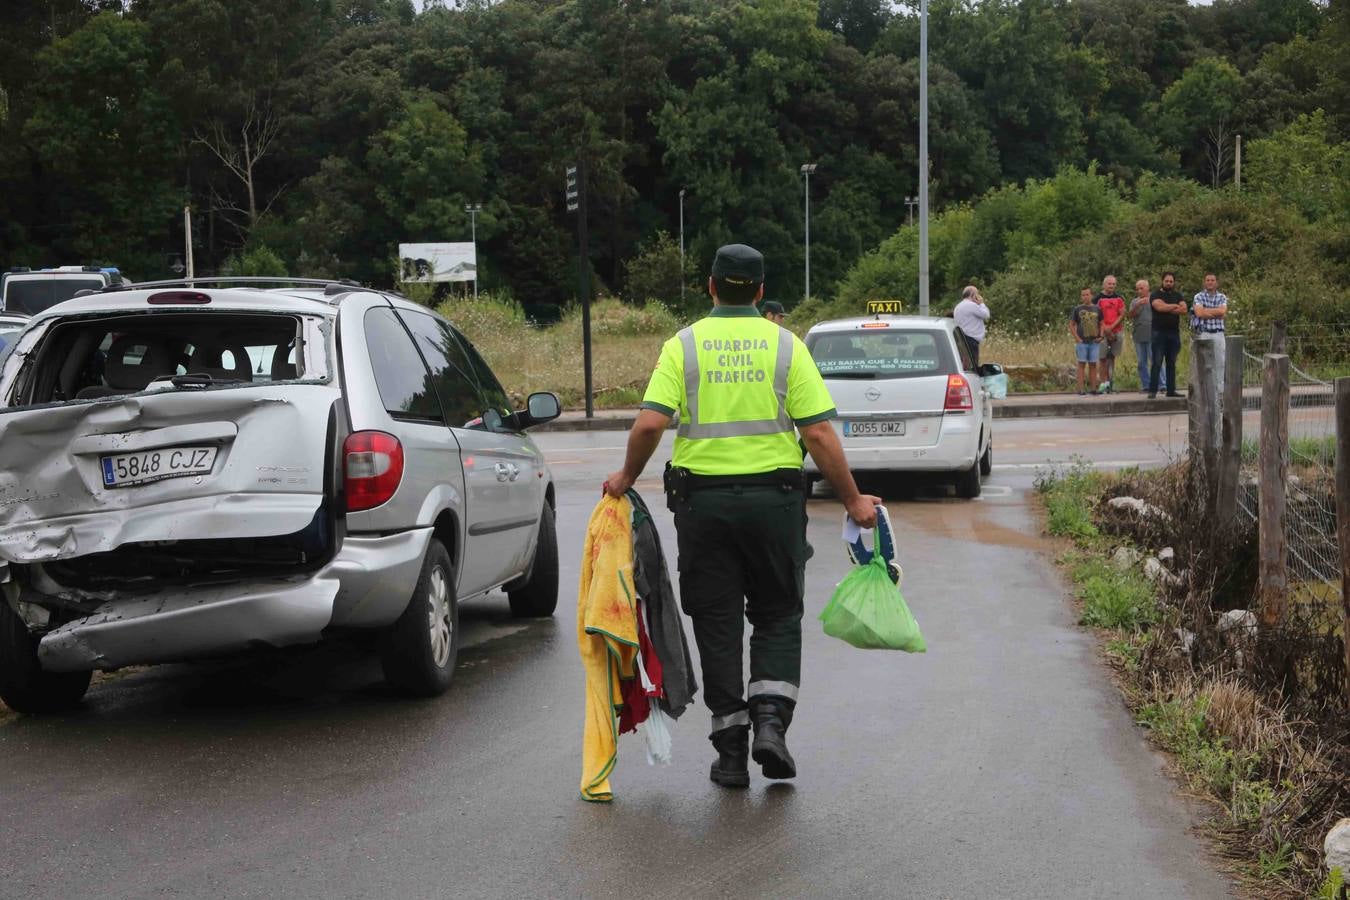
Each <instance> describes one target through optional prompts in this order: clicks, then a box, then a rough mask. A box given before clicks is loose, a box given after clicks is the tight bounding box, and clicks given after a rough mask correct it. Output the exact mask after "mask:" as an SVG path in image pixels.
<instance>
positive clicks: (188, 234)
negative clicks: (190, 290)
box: [183, 206, 197, 287]
mask: <svg viewBox="0 0 1350 900" xmlns="http://www.w3.org/2000/svg"><path fill="white" fill-rule="evenodd" d="M183 259H184V260H185V261H186V262H187V278H188V287H191V286H192V276H193V275H195V274H197V272H196V267H195V266H193V264H192V207H191V206H184V207H183Z"/></svg>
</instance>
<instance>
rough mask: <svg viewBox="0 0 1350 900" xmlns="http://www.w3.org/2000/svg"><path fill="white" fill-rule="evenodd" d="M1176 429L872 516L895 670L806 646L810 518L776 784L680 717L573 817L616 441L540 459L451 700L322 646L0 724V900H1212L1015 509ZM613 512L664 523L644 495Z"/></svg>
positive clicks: (596, 441) (1013, 438) (1047, 563)
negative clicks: (786, 730) (528, 549)
mask: <svg viewBox="0 0 1350 900" xmlns="http://www.w3.org/2000/svg"><path fill="white" fill-rule="evenodd" d="M1184 429H1185V425H1184V421H1179V417H1140V418H1130V419H1095V420H1072V421H1070V420H1038V421H1008V422H1001V423H999V427H998V429H997V431H996V442H997V443H996V445H995V453H996V456H995V463H996V468H995V472H994V475H993V477H992V478H991V479H990V480H989V481H988V482H987V483H986V489H985V496H984V497H983V498H981V499H980V500H978V501H974V502H966V501H960V500H956V499H954V498H950V497H945V496H942V494H941V493H939V492H934V491H919V492H918V493H917V494H911V493H910V492H908V491H904V490H897V489H896V486H893V485H882V486H881V487H883V488H884V489H885V490H886V491H887V493H888V495H890V496H888V507H889V509H890V511H891V514H892V517H893V519H894V521H895V523H896V525H897V526H898V528H899V531H900V535H901V538H900V540H901V544H902V547H903V550H902V561H903V563H904V565H905V570H906V577H905V582H904V593H905V596H906V598H907V599H908V600H909V602H910V604H911V606H912V608H913V609H914V611H915V614H916V616H917V617H918V619H919V622H920V623H921V625H922V626H923V629H924V632H925V635H926V637H927V639H928V644H929V648H930V649H929V652H928V653H927V654H926V655H922V656H909V655H906V654H897V653H884V652H877V651H858V650H854V649H853V648H851V647H848V646H846V645H844V644H842V643H840V642H837V641H834V640H833V639H830V638H827V637H825V636H824V635H823V634H822V633H821V632H820V630H819V624H818V623H817V622H816V621H815V619H814V614H815V613H816V612H818V611H819V609H820V608H821V607H822V606H823V605H824V603H825V602H826V600H827V599H828V597H829V595H830V592H831V590H832V588H833V585H834V584H835V583H836V581H837V580H838V579H839V577H841V576H842V575H843V574H844V572H845V571H846V564H845V562H844V559H843V555H842V548H839V545H838V543H837V541H838V535H839V527H840V516H841V508H840V507H839V506H838V505H837V504H835V503H834V502H833V501H832V500H829V499H819V500H815V501H812V503H811V507H810V512H811V515H812V522H811V531H810V536H811V540H812V542H813V544H814V545H815V547H816V550H817V552H816V557H815V559H814V560H813V561H812V563H811V564H810V566H809V568H808V589H809V590H808V601H807V611H808V616H807V623H806V640H805V658H804V667H803V681H804V683H803V687H802V699H801V704H800V706H799V709H798V713H797V719H796V721H795V722H794V724H793V727H792V731H791V735H790V738H791V745H792V749H793V752H794V754H795V755H796V758H797V762H798V766H799V769H800V772H801V774H800V776H799V777H798V779H797V780H796V781H795V782H791V783H775V784H770V783H767V782H765V781H764V780H763V779H761V778H759V777H758V773H757V772H756V773H755V774H754V775H752V785H751V787H750V789H749V790H748V791H741V792H728V791H724V790H721V789H718V788H717V787H716V786H714V785H712V784H711V783H710V782H709V781H708V780H707V765H708V762H709V758H710V749H709V746H708V744H707V743H706V740H705V737H704V736H705V734H706V728H707V716H706V711H705V710H704V709H703V708H702V707H701V706H698V705H696V706H695V708H693V709H692V710H690V711H689V712H688V713H687V714H686V716H685V718H683V719H681V721H680V722H679V723H678V725H677V728H676V731H675V763H674V765H672V766H670V767H668V768H651V767H649V766H647V765H646V762H645V759H644V754H643V752H642V745H641V740H640V738H638V737H637V736H634V735H626V736H624V738H623V739H622V740H621V742H620V748H619V749H620V753H619V763H618V767H617V769H616V771H615V773H614V776H613V785H614V789H615V793H616V800H615V802H614V803H613V804H612V805H608V806H599V805H590V804H587V803H584V802H582V801H581V800H579V799H578V797H577V785H578V780H579V776H580V753H579V749H580V746H579V745H580V732H581V709H582V685H581V674H580V668H579V665H578V663H577V656H576V637H575V625H574V622H575V619H574V614H573V602H574V598H575V593H574V588H573V586H574V585H575V583H576V579H577V575H578V562H577V560H578V557H579V554H580V548H581V541H582V530H583V529H584V527H585V521H586V517H587V515H588V514H589V511H590V508H591V506H592V505H593V503H594V501H595V499H596V496H597V491H598V485H599V483H600V481H601V480H602V479H603V476H604V474H606V473H607V472H608V471H610V470H611V469H613V468H616V467H617V465H618V460H619V452H620V451H618V450H616V449H612V448H616V447H619V446H620V445H621V444H622V439H623V436H622V435H621V434H618V433H605V432H599V433H580V434H550V435H545V436H542V437H541V439H540V441H539V442H540V444H541V446H543V447H544V449H545V450H546V452H547V453H548V455H549V457H550V459H551V461H552V463H553V465H554V473H555V477H556V479H557V482H558V488H559V491H558V496H559V534H560V541H561V554H562V560H563V572H562V582H563V595H562V600H561V602H560V606H559V612H558V615H557V616H556V618H555V619H553V620H548V621H543V622H536V623H531V624H521V623H517V622H514V621H512V620H511V619H510V618H509V617H508V616H507V615H506V613H505V599H504V598H502V597H493V598H489V599H487V600H483V601H478V602H475V603H472V604H466V605H465V608H464V609H463V611H462V613H461V622H462V632H461V635H462V640H463V642H464V643H463V647H462V650H461V653H460V657H459V660H460V661H459V668H458V671H457V674H456V680H455V683H454V685H453V686H452V688H451V690H450V692H449V693H448V694H446V695H445V696H443V697H441V698H437V699H435V700H430V701H409V700H404V699H401V698H398V697H396V696H393V695H391V694H390V693H389V692H388V691H387V690H386V689H385V688H384V687H383V686H382V685H381V683H380V681H379V669H378V665H377V664H376V663H375V662H374V661H373V659H372V658H371V657H370V656H369V655H368V654H367V653H365V652H363V651H362V650H361V649H360V648H358V647H351V646H336V645H335V646H324V647H320V648H314V649H307V650H303V651H299V652H290V653H284V654H278V655H277V656H275V657H270V658H266V659H256V658H255V659H248V660H237V661H233V662H227V663H211V664H204V665H196V666H171V667H160V668H155V669H148V670H138V671H134V672H131V673H126V674H122V675H120V676H113V677H111V678H108V679H106V680H103V681H100V682H98V683H96V685H95V686H94V688H93V689H92V690H91V691H90V694H89V698H88V701H87V703H86V705H85V708H84V709H83V710H82V711H80V712H78V713H76V714H72V715H68V716H64V717H58V718H38V719H19V718H15V717H10V718H0V757H3V759H4V763H3V766H2V767H0V832H2V833H3V834H4V835H5V839H4V841H3V843H2V844H0V848H2V849H3V853H0V896H3V897H6V898H9V897H13V898H44V897H62V898H65V897H99V898H101V900H109V898H121V897H276V896H296V897H319V896H323V897H452V896H453V897H623V896H644V897H680V898H693V897H761V896H772V897H837V896H845V895H847V896H850V897H853V898H862V897H919V898H945V897H950V898H965V897H977V896H978V897H1001V898H1002V897H1007V898H1012V897H1026V898H1033V897H1034V898H1044V897H1073V898H1089V897H1121V898H1126V897H1129V898H1145V897H1157V898H1176V897H1205V898H1208V897H1221V896H1226V895H1227V887H1226V883H1225V882H1224V881H1223V880H1222V879H1221V878H1220V877H1218V876H1217V875H1215V874H1213V869H1212V867H1211V865H1210V863H1209V862H1208V861H1207V859H1206V856H1205V851H1204V849H1203V846H1202V844H1201V842H1200V841H1199V840H1198V839H1196V838H1195V837H1193V836H1192V835H1191V833H1190V831H1189V827H1190V821H1191V819H1190V811H1188V809H1187V808H1186V807H1185V806H1184V805H1183V804H1182V802H1181V801H1180V800H1178V799H1177V795H1176V793H1175V790H1174V788H1173V785H1172V784H1171V782H1169V781H1168V780H1167V779H1166V777H1165V776H1164V775H1163V774H1162V772H1161V763H1160V761H1159V759H1158V758H1157V756H1156V755H1155V754H1153V753H1152V752H1151V751H1150V750H1149V749H1148V747H1147V745H1146V742H1145V741H1144V739H1143V737H1142V736H1141V734H1140V732H1139V731H1138V730H1137V729H1136V728H1135V727H1134V726H1133V725H1132V724H1131V722H1130V717H1129V715H1128V713H1127V712H1126V711H1125V709H1124V708H1123V706H1122V705H1121V703H1120V701H1119V699H1118V697H1117V695H1116V694H1115V692H1114V690H1113V688H1112V687H1111V685H1110V683H1109V679H1108V677H1107V675H1106V673H1105V671H1104V670H1103V669H1102V668H1101V666H1100V665H1099V663H1098V662H1097V654H1096V650H1095V646H1094V642H1093V639H1092V638H1091V637H1090V636H1089V635H1087V634H1085V633H1083V632H1082V631H1080V630H1079V629H1077V628H1076V627H1075V626H1074V616H1073V612H1072V609H1071V607H1070V605H1069V602H1068V600H1067V599H1066V593H1065V589H1064V583H1063V581H1062V580H1061V579H1060V577H1059V575H1058V574H1057V572H1056V570H1055V567H1054V564H1053V553H1054V545H1052V544H1050V543H1048V542H1047V541H1045V540H1043V539H1042V538H1041V537H1039V532H1040V527H1039V524H1038V522H1037V520H1036V518H1035V516H1034V513H1033V500H1032V498H1031V497H1030V496H1029V491H1030V490H1031V485H1032V480H1033V477H1034V472H1035V469H1036V467H1037V465H1038V464H1041V463H1043V461H1044V460H1046V459H1061V460H1062V459H1067V458H1068V457H1069V456H1070V455H1071V454H1075V453H1077V454H1080V455H1082V456H1084V457H1087V458H1089V459H1092V460H1096V461H1097V462H1098V463H1099V464H1102V465H1106V466H1117V465H1124V464H1151V463H1156V462H1159V461H1161V460H1162V459H1163V458H1164V456H1165V455H1166V453H1167V452H1168V450H1169V448H1170V449H1172V450H1175V449H1176V448H1178V447H1179V446H1180V443H1181V442H1183V441H1184V433H1185V431H1184ZM667 440H668V438H667ZM664 458H665V456H664V455H658V459H664ZM656 470H657V467H655V466H654V467H653V472H655V471H656ZM639 489H640V490H642V491H643V492H644V494H646V495H647V496H648V498H649V500H650V501H651V502H652V504H653V506H654V507H657V508H658V509H660V508H661V504H660V502H659V496H658V486H657V484H656V482H655V480H654V479H650V478H648V479H644V480H643V481H642V482H640V484H639ZM658 518H659V520H660V521H661V525H662V528H663V536H664V538H665V540H666V541H667V546H668V552H670V553H671V556H672V557H673V555H674V554H673V546H674V535H673V530H672V528H671V524H670V520H669V516H668V514H665V513H664V511H663V510H662V512H660V513H658ZM672 574H673V573H672Z"/></svg>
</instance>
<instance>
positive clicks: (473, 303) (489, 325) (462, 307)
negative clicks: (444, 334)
mask: <svg viewBox="0 0 1350 900" xmlns="http://www.w3.org/2000/svg"><path fill="white" fill-rule="evenodd" d="M436 312H438V313H440V314H441V315H442V316H445V318H447V319H449V320H450V321H451V322H453V323H454V324H455V327H456V328H458V329H459V330H460V331H462V332H464V334H465V336H467V337H468V339H469V340H470V341H472V342H473V343H475V344H477V343H482V342H491V341H501V340H511V339H512V338H513V337H518V336H519V335H520V334H521V332H522V331H523V330H525V329H528V328H530V327H531V326H530V324H529V322H528V320H526V318H525V310H523V309H522V308H521V306H520V304H519V303H517V302H515V301H514V300H512V299H511V298H510V297H509V296H506V295H497V294H479V295H478V298H477V299H474V298H473V297H465V298H463V299H455V300H447V301H445V302H444V303H442V304H441V305H440V306H438V307H436Z"/></svg>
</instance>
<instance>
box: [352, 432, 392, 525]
mask: <svg viewBox="0 0 1350 900" xmlns="http://www.w3.org/2000/svg"><path fill="white" fill-rule="evenodd" d="M342 458H343V471H344V473H345V479H344V480H345V484H346V494H347V512H360V511H361V510H363V509H373V508H374V507H376V506H379V505H380V504H381V503H384V502H386V501H387V500H388V499H389V498H390V497H392V496H394V491H396V490H398V484H399V482H400V481H402V480H403V445H402V444H400V443H399V441H398V438H396V437H394V436H393V435H392V434H386V433H385V432H383V431H357V432H355V433H353V434H350V435H348V436H347V440H345V441H343V442H342Z"/></svg>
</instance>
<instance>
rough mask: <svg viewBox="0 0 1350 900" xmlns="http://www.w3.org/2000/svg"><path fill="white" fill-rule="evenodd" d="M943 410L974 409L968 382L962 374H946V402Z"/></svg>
mask: <svg viewBox="0 0 1350 900" xmlns="http://www.w3.org/2000/svg"><path fill="white" fill-rule="evenodd" d="M942 408H943V409H944V410H963V409H974V408H975V401H974V398H972V397H971V395H970V382H968V381H966V378H965V376H964V375H948V376H947V402H946V403H944V404H943V406H942Z"/></svg>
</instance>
